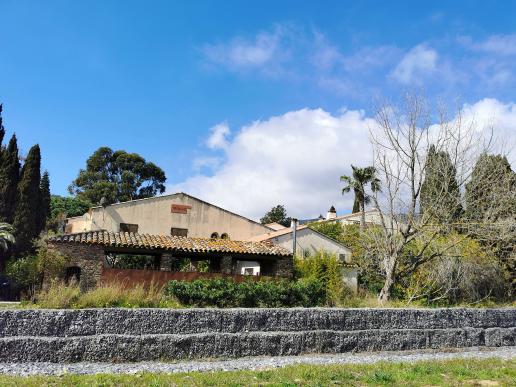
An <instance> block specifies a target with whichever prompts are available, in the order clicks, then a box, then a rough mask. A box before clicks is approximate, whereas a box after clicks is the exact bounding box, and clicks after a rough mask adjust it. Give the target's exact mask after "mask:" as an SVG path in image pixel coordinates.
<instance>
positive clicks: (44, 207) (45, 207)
mask: <svg viewBox="0 0 516 387" xmlns="http://www.w3.org/2000/svg"><path fill="white" fill-rule="evenodd" d="M39 201H40V205H39V215H38V221H39V224H38V229H39V232H41V231H43V230H44V229H45V225H46V223H47V219H48V217H49V216H50V177H49V175H48V171H45V173H43V176H42V177H41V182H40V184H39Z"/></svg>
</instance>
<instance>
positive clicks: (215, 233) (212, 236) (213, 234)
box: [210, 232, 219, 239]
mask: <svg viewBox="0 0 516 387" xmlns="http://www.w3.org/2000/svg"><path fill="white" fill-rule="evenodd" d="M210 238H211V239H219V233H218V232H214V233H212V234H211V237H210Z"/></svg>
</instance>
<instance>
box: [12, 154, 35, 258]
mask: <svg viewBox="0 0 516 387" xmlns="http://www.w3.org/2000/svg"><path fill="white" fill-rule="evenodd" d="M40 167H41V154H40V149H39V145H34V146H33V147H32V148H30V150H29V154H28V155H27V159H26V160H25V164H24V165H23V168H22V172H21V179H20V184H19V185H18V203H17V206H16V211H15V215H14V222H13V226H14V229H15V237H16V249H15V251H16V253H17V254H18V255H20V254H23V253H26V252H29V251H31V250H32V247H33V246H32V240H33V239H34V238H36V237H37V236H38V235H39V232H40V230H39V224H40V222H39V221H38V213H39V205H40V203H41V202H40V181H41V171H40Z"/></svg>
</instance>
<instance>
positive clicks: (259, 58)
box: [201, 27, 285, 70]
mask: <svg viewBox="0 0 516 387" xmlns="http://www.w3.org/2000/svg"><path fill="white" fill-rule="evenodd" d="M284 33H285V31H284V29H283V28H281V27H276V28H275V29H274V30H273V31H272V32H260V33H258V34H257V35H256V36H254V38H252V39H248V38H244V37H240V36H238V37H235V38H233V39H231V40H230V41H229V42H227V43H219V44H206V45H204V47H203V48H202V49H201V50H202V52H203V54H204V56H205V58H206V59H207V61H208V62H210V63H213V64H216V65H220V66H223V67H227V68H229V69H232V70H248V69H256V68H263V67H265V66H268V65H270V64H271V63H273V62H276V61H278V60H280V59H281V58H282V57H283V56H284V54H285V52H284V51H283V50H282V44H281V43H282V38H283V37H284Z"/></svg>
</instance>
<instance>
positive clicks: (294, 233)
mask: <svg viewBox="0 0 516 387" xmlns="http://www.w3.org/2000/svg"><path fill="white" fill-rule="evenodd" d="M290 227H291V228H292V255H293V256H294V257H295V256H296V247H297V219H296V218H292V221H291V222H290Z"/></svg>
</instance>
